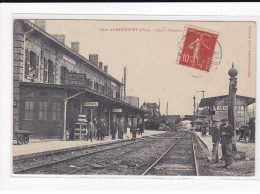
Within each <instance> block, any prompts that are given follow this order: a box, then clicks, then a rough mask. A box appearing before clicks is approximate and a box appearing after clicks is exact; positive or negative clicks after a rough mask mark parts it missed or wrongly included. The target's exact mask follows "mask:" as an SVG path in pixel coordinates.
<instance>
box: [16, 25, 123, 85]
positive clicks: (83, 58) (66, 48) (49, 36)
mask: <svg viewBox="0 0 260 194" xmlns="http://www.w3.org/2000/svg"><path fill="white" fill-rule="evenodd" d="M20 21H23V22H24V23H25V24H27V25H28V26H30V27H31V28H32V29H34V30H36V31H37V32H39V33H40V34H42V35H43V36H45V37H46V38H48V39H49V40H51V41H53V42H54V43H56V44H57V45H59V46H61V47H62V48H63V49H65V50H67V51H69V52H70V53H71V54H72V55H74V56H76V57H77V58H79V59H81V60H82V61H84V62H85V63H84V64H86V65H89V66H90V67H91V68H93V69H95V70H96V71H98V72H99V73H102V74H103V75H105V76H106V77H108V78H110V79H111V80H112V81H114V82H116V83H118V84H120V85H123V84H122V83H121V82H120V81H118V80H117V79H116V78H114V77H112V76H111V75H110V74H108V73H106V72H105V71H103V70H101V69H99V68H98V67H97V66H95V65H94V64H92V63H90V61H89V60H88V59H86V58H85V57H84V56H82V55H80V54H79V53H77V52H75V51H74V50H72V49H71V48H70V47H68V46H67V45H65V44H64V43H62V42H60V41H58V40H57V39H56V38H54V37H53V36H52V35H50V34H49V33H47V32H46V31H44V30H42V29H41V28H40V27H38V26H36V25H35V24H33V23H32V22H30V21H29V20H20Z"/></svg>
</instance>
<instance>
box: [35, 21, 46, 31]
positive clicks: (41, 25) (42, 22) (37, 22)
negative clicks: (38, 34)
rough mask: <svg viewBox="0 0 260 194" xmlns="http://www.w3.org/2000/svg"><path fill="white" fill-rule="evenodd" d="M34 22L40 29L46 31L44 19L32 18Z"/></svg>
mask: <svg viewBox="0 0 260 194" xmlns="http://www.w3.org/2000/svg"><path fill="white" fill-rule="evenodd" d="M34 24H35V25H36V26H38V27H39V28H41V29H42V30H44V31H46V21H45V20H34Z"/></svg>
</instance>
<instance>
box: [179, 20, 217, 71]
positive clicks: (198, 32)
mask: <svg viewBox="0 0 260 194" xmlns="http://www.w3.org/2000/svg"><path fill="white" fill-rule="evenodd" d="M185 32H186V33H185V36H184V37H183V38H182V41H181V42H180V45H179V53H178V58H177V63H178V64H179V65H183V66H186V67H192V68H194V69H197V70H201V71H204V72H209V71H210V69H211V68H212V67H214V68H217V67H218V65H219V64H220V61H221V58H222V52H221V46H220V44H219V42H218V41H217V40H218V36H219V34H218V33H217V32H215V31H210V30H206V29H201V28H198V27H194V26H190V25H189V26H187V27H186V30H185Z"/></svg>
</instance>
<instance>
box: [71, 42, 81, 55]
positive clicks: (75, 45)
mask: <svg viewBox="0 0 260 194" xmlns="http://www.w3.org/2000/svg"><path fill="white" fill-rule="evenodd" d="M71 49H72V50H74V51H75V52H76V53H78V52H79V42H71Z"/></svg>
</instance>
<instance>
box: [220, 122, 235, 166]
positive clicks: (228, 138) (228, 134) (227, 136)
mask: <svg viewBox="0 0 260 194" xmlns="http://www.w3.org/2000/svg"><path fill="white" fill-rule="evenodd" d="M222 121H223V122H224V124H223V125H221V128H220V135H221V136H220V138H221V148H222V155H223V157H224V160H225V166H224V167H225V168H227V169H229V168H230V167H231V164H232V163H233V158H232V136H233V135H234V129H233V127H232V126H231V125H230V124H229V123H228V119H223V120H222Z"/></svg>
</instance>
